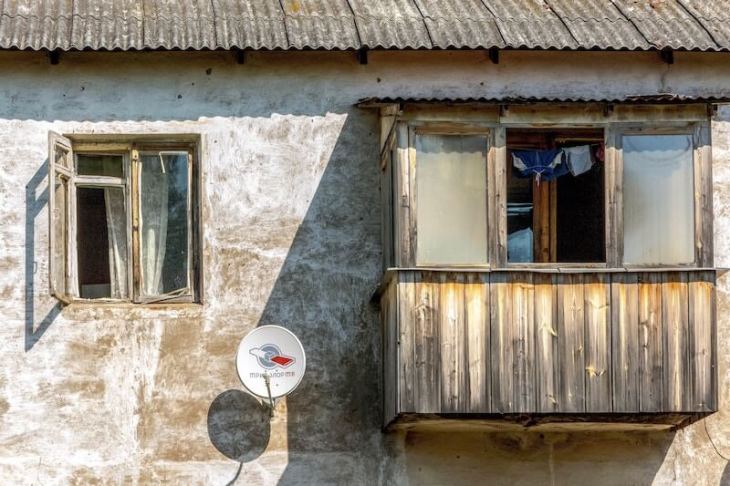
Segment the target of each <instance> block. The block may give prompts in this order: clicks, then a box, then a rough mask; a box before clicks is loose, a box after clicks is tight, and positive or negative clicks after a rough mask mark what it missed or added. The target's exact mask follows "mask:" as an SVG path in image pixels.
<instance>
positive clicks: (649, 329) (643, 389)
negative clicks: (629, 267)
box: [638, 272, 664, 412]
mask: <svg viewBox="0 0 730 486" xmlns="http://www.w3.org/2000/svg"><path fill="white" fill-rule="evenodd" d="M661 277H662V275H661V274H660V273H655V272H652V273H646V274H640V275H639V282H638V287H639V302H638V306H639V353H640V356H639V385H638V386H639V410H640V411H641V412H660V411H662V408H663V406H664V378H663V374H664V364H663V355H664V339H663V336H664V325H663V320H662V283H661V280H662V278H661Z"/></svg>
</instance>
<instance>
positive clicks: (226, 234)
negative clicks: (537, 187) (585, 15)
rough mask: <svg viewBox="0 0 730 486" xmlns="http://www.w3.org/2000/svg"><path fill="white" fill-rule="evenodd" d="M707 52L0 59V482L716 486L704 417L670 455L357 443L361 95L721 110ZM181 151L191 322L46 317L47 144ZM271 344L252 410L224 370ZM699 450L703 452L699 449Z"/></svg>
mask: <svg viewBox="0 0 730 486" xmlns="http://www.w3.org/2000/svg"><path fill="white" fill-rule="evenodd" d="M727 60H728V57H727V56H726V55H723V54H716V55H705V54H677V55H676V63H675V64H674V65H672V66H669V65H666V64H663V63H661V62H660V61H659V59H658V57H656V55H653V54H631V53H618V54H600V53H578V54H563V53H520V52H514V53H508V52H507V53H503V54H502V57H501V62H500V64H499V65H497V66H495V65H492V64H491V63H490V62H489V61H488V59H487V57H486V55H482V54H480V53H464V52H452V53H410V54H397V53H371V55H370V64H368V65H366V66H361V65H359V64H357V63H356V62H355V61H354V58H353V55H352V54H348V53H299V54H287V53H253V54H251V55H249V56H248V57H247V62H246V64H245V65H237V64H235V63H234V62H233V60H232V58H231V56H230V55H229V54H223V53H201V54H195V53H172V54H152V53H148V54H94V53H83V54H78V53H77V54H64V55H63V56H62V58H61V64H59V65H57V66H51V65H49V64H48V61H47V58H46V57H45V56H43V55H41V54H30V53H0V66H1V69H2V75H1V77H0V80H2V81H1V82H0V147H2V149H0V316H1V317H2V324H1V325H0V482H1V483H2V484H66V483H73V484H90V483H109V484H117V483H130V484H151V483H159V482H169V483H172V484H226V483H227V482H228V481H230V480H231V479H233V478H234V476H236V474H237V471H238V467H239V463H238V461H237V460H234V459H242V460H243V466H242V468H241V471H240V477H239V484H274V483H277V482H279V483H280V484H351V485H355V484H363V485H365V484H379V483H381V484H393V483H401V484H405V483H407V482H410V483H411V484H485V483H488V484H511V485H517V484H585V483H588V482H590V483H591V484H595V485H604V484H621V485H624V484H652V483H653V484H687V485H695V484H708V485H710V484H721V483H722V482H723V481H724V482H725V483H728V484H730V468H728V467H727V466H726V464H727V463H726V461H725V459H723V458H721V457H720V456H719V455H718V452H717V451H716V449H715V447H716V448H717V450H719V451H720V452H722V453H723V454H725V455H726V456H730V422H728V410H727V407H728V403H730V387H729V386H728V384H730V376H728V364H729V363H728V355H730V318H729V317H728V313H727V311H728V310H730V283H729V281H728V278H727V277H723V278H722V279H721V280H720V283H719V295H718V297H719V313H718V326H719V331H718V341H719V351H720V352H719V357H720V370H719V378H720V385H721V397H720V403H721V406H722V409H723V410H722V411H721V412H720V413H718V414H716V415H714V416H712V417H710V418H709V419H707V420H705V421H703V422H699V423H697V424H695V425H693V426H691V427H688V428H686V429H683V430H681V431H679V432H678V433H676V434H671V433H646V432H644V433H623V434H622V433H617V432H610V433H608V432H605V433H593V434H585V433H570V434H567V433H549V434H548V433H545V434H540V433H534V432H527V433H511V434H495V433H483V432H458V433H457V432H453V433H409V434H405V433H395V434H388V435H384V434H382V433H381V432H380V429H379V423H380V418H381V417H380V391H379V387H380V380H379V376H380V374H379V373H380V371H379V369H380V368H379V367H380V358H379V353H380V348H379V342H380V337H379V324H378V320H377V310H376V309H374V308H372V307H371V306H370V305H369V299H370V296H371V294H372V292H373V290H374V289H375V286H376V285H377V282H378V280H379V278H380V273H379V272H380V241H379V235H380V231H379V211H380V207H379V195H378V186H377V185H378V174H377V169H376V159H377V152H378V140H377V133H378V126H377V119H376V117H375V115H374V114H372V113H369V112H366V111H363V110H359V109H356V108H354V107H353V103H355V102H356V101H357V100H358V99H359V98H362V97H367V96H498V95H509V96H550V95H565V94H566V93H567V94H570V95H581V94H585V95H590V94H595V93H599V94H602V95H604V94H607V93H608V94H611V95H615V96H619V97H620V96H624V95H626V94H655V93H658V92H680V93H684V94H702V93H715V94H716V92H717V90H728V91H730V88H728V86H730V63H728V62H727ZM51 129H53V130H56V131H60V132H87V133H88V132H119V133H122V132H129V133H143V132H188V133H189V132H194V133H201V134H202V135H203V140H204V153H203V157H202V160H203V172H204V181H205V195H204V198H203V201H202V204H203V216H204V232H205V244H204V268H205V282H206V283H205V304H204V305H202V306H179V307H174V306H147V307H126V306H109V305H107V306H81V305H73V306H71V307H67V308H64V309H63V310H61V309H60V307H59V306H58V305H56V303H55V302H54V300H53V299H51V298H49V297H48V295H47V273H48V255H47V247H48V242H47V241H48V230H47V225H48V221H47V218H48V211H47V181H46V177H47V163H46V158H47V146H46V137H47V133H48V130H51ZM713 137H714V147H713V150H714V167H715V169H714V170H715V200H714V202H715V209H716V220H715V221H716V248H717V264H718V266H727V267H730V240H729V239H728V238H727V237H725V236H724V235H727V234H728V230H730V152H729V150H730V109H722V110H721V111H720V113H719V114H718V116H717V118H716V121H715V122H714V125H713ZM269 323H276V324H283V325H286V326H287V327H290V328H292V329H293V330H294V331H295V332H297V333H298V334H299V336H300V337H301V339H302V341H303V342H304V344H305V347H306V348H307V351H308V358H309V359H308V362H309V363H308V364H309V370H308V375H307V377H306V378H305V380H304V382H303V383H302V386H301V388H300V389H299V390H298V391H297V393H295V394H294V395H292V396H291V397H290V398H289V399H288V400H287V401H286V402H282V403H281V404H280V407H279V409H278V410H277V415H276V417H275V419H274V420H273V422H272V423H271V424H269V421H268V417H267V416H266V412H265V411H264V410H263V409H261V408H260V407H259V406H258V404H257V403H256V402H255V401H254V400H253V399H251V398H250V397H248V396H247V395H245V394H243V393H242V392H241V391H240V389H241V387H240V385H239V383H238V381H237V378H236V374H235V367H234V355H235V351H236V346H237V344H238V341H239V340H240V338H241V337H242V336H243V335H244V334H245V333H246V332H247V331H248V330H250V329H252V328H253V327H255V326H257V325H259V324H269ZM708 432H709V434H711V436H712V439H713V441H714V444H715V446H714V447H713V445H712V443H711V442H710V440H709V439H708Z"/></svg>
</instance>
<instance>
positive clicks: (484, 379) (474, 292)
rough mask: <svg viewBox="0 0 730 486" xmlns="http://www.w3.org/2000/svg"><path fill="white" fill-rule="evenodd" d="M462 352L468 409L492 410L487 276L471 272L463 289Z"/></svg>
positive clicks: (484, 411) (479, 411)
mask: <svg viewBox="0 0 730 486" xmlns="http://www.w3.org/2000/svg"><path fill="white" fill-rule="evenodd" d="M464 318H465V319H466V323H465V329H466V333H465V334H466V335H465V349H466V352H465V355H466V357H467V362H468V368H467V372H468V387H469V402H468V404H467V411H468V412H472V413H489V412H491V411H492V408H491V405H490V400H489V397H490V396H491V383H490V369H491V366H490V364H489V342H490V336H489V276H488V274H486V273H470V274H467V276H466V285H465V289H464Z"/></svg>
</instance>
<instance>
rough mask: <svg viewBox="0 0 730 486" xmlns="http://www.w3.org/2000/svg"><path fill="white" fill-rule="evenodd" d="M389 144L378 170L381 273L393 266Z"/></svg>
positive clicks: (391, 166) (391, 186)
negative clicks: (381, 253) (381, 252)
mask: <svg viewBox="0 0 730 486" xmlns="http://www.w3.org/2000/svg"><path fill="white" fill-rule="evenodd" d="M391 153H392V151H391V150H390V143H389V144H388V146H387V147H386V152H385V154H384V155H383V159H384V160H383V162H382V166H381V169H380V214H381V221H380V238H381V242H382V246H381V248H382V251H383V271H385V270H387V269H388V268H390V267H393V266H394V262H393V234H394V228H393V175H392V174H393V162H394V161H393V160H392V158H391Z"/></svg>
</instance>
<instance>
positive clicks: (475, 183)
mask: <svg viewBox="0 0 730 486" xmlns="http://www.w3.org/2000/svg"><path fill="white" fill-rule="evenodd" d="M486 160H487V137H486V136H484V135H420V134H419V135H417V136H416V199H417V222H418V230H417V249H416V253H417V262H418V264H419V265H429V264H433V265H436V264H454V265H477V264H484V263H486V262H487V165H486Z"/></svg>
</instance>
